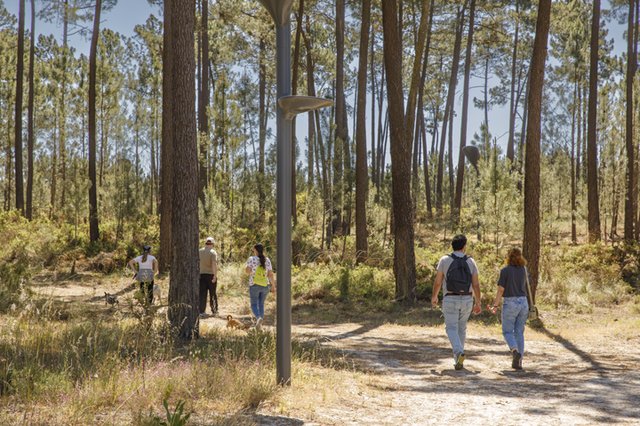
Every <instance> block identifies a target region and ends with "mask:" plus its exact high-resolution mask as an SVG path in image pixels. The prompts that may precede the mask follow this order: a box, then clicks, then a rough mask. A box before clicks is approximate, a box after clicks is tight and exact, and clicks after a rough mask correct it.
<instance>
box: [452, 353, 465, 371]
mask: <svg viewBox="0 0 640 426" xmlns="http://www.w3.org/2000/svg"><path fill="white" fill-rule="evenodd" d="M463 366H464V352H463V353H461V354H458V356H457V357H456V363H455V364H454V365H453V368H455V369H456V370H462V367H463Z"/></svg>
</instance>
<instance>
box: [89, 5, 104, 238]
mask: <svg viewBox="0 0 640 426" xmlns="http://www.w3.org/2000/svg"><path fill="white" fill-rule="evenodd" d="M101 10H102V0H96V8H95V13H94V17H93V32H92V36H91V48H90V52H89V181H90V182H91V185H90V186H89V239H90V240H91V242H95V241H98V238H99V237H100V230H99V226H98V188H97V181H96V53H97V50H98V37H99V36H100V12H101Z"/></svg>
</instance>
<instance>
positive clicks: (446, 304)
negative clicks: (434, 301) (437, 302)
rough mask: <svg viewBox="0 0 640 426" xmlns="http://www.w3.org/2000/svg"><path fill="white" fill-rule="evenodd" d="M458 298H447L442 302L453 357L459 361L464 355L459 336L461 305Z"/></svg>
mask: <svg viewBox="0 0 640 426" xmlns="http://www.w3.org/2000/svg"><path fill="white" fill-rule="evenodd" d="M456 299H457V297H456V296H445V298H444V300H443V301H442V313H443V314H444V326H445V330H446V332H447V337H448V338H449V342H450V343H451V349H453V356H454V358H455V359H457V357H458V355H459V354H461V353H462V351H463V349H462V344H461V343H460V336H459V334H458V318H459V316H460V314H459V313H460V304H459V303H458V301H457V300H456Z"/></svg>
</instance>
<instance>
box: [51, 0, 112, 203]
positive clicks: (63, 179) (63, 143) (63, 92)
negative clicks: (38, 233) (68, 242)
mask: <svg viewBox="0 0 640 426" xmlns="http://www.w3.org/2000/svg"><path fill="white" fill-rule="evenodd" d="M69 9H70V7H69V0H64V14H63V30H62V81H61V85H60V98H61V102H60V123H59V126H60V134H59V137H60V139H59V145H60V158H59V159H60V205H61V206H63V207H64V206H65V205H66V198H67V196H66V194H67V188H66V187H67V99H66V98H67V74H68V73H67V62H68V57H69V50H70V49H69V43H68V39H69ZM98 25H99V24H98ZM100 184H102V179H101V181H100ZM53 201H54V204H53V210H54V211H55V199H54V200H53Z"/></svg>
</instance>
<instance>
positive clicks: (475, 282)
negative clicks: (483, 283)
mask: <svg viewBox="0 0 640 426" xmlns="http://www.w3.org/2000/svg"><path fill="white" fill-rule="evenodd" d="M471 288H472V289H473V297H474V299H475V303H474V305H473V313H474V314H476V315H477V314H479V313H480V312H482V295H481V294H480V280H479V279H478V274H473V275H471Z"/></svg>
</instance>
